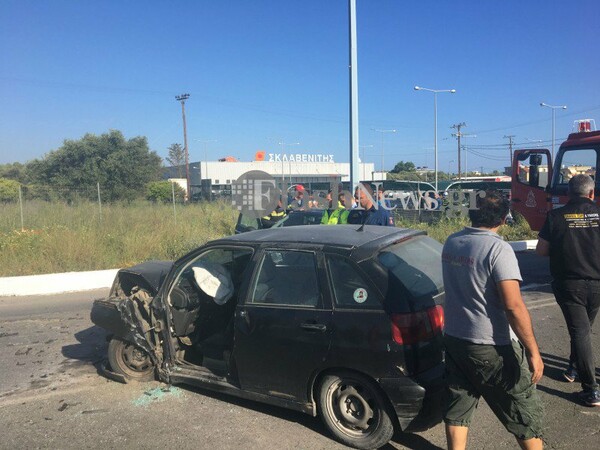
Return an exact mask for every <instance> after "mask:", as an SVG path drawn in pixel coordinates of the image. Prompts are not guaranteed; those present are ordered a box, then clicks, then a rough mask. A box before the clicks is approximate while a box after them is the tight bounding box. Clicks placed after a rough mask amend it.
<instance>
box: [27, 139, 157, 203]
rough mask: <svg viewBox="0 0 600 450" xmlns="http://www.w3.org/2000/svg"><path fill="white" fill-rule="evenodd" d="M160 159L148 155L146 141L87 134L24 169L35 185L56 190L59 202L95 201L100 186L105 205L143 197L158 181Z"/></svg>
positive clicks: (67, 141) (154, 153)
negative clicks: (79, 197)
mask: <svg viewBox="0 0 600 450" xmlns="http://www.w3.org/2000/svg"><path fill="white" fill-rule="evenodd" d="M161 165H162V161H161V158H160V157H159V156H158V155H157V154H156V152H152V151H150V149H149V148H148V141H147V140H146V138H145V137H135V138H132V139H129V140H126V139H125V137H124V136H123V134H122V133H121V132H120V131H116V130H111V131H110V132H108V133H105V134H102V135H100V136H97V135H94V134H86V135H85V136H84V137H83V138H82V139H80V140H77V141H73V140H66V141H65V142H64V144H63V146H62V147H60V148H59V149H58V150H54V151H52V152H50V153H48V154H47V155H46V156H45V157H44V158H43V159H41V160H34V161H32V162H30V163H29V164H28V165H27V174H28V178H29V179H30V180H31V182H32V184H34V185H44V186H48V187H50V188H51V189H52V188H54V189H57V191H58V192H59V193H60V195H61V197H62V198H65V199H69V198H72V197H74V196H81V197H84V198H89V199H93V200H95V199H96V198H97V195H98V193H97V185H96V184H97V183H100V192H101V197H102V199H103V200H104V201H114V200H132V199H134V198H138V197H142V196H144V194H145V186H146V184H147V183H148V182H150V181H157V180H159V179H160V173H161Z"/></svg>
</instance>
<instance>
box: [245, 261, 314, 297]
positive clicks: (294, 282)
mask: <svg viewBox="0 0 600 450" xmlns="http://www.w3.org/2000/svg"><path fill="white" fill-rule="evenodd" d="M250 303H251V304H268V305H279V306H296V307H297V306H299V307H304V308H316V307H318V306H319V305H320V304H321V292H320V290H319V281H318V277H317V266H316V258H315V254H314V253H312V252H305V251H289V250H268V251H266V252H265V254H264V255H263V258H262V261H261V263H260V266H259V269H258V276H257V277H256V279H255V281H254V286H253V288H252V296H251V297H250Z"/></svg>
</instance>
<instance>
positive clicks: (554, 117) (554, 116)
mask: <svg viewBox="0 0 600 450" xmlns="http://www.w3.org/2000/svg"><path fill="white" fill-rule="evenodd" d="M546 117H547V116H546ZM555 120H556V113H555V108H552V162H554V123H555Z"/></svg>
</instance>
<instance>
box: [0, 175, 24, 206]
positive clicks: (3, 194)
mask: <svg viewBox="0 0 600 450" xmlns="http://www.w3.org/2000/svg"><path fill="white" fill-rule="evenodd" d="M20 185H21V183H19V182H18V181H15V180H9V179H6V178H0V202H16V201H17V200H19V186H20Z"/></svg>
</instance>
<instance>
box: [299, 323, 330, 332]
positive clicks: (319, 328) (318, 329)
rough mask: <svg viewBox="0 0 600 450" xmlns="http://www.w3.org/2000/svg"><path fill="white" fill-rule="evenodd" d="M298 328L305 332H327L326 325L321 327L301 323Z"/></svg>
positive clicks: (317, 324) (320, 325)
mask: <svg viewBox="0 0 600 450" xmlns="http://www.w3.org/2000/svg"><path fill="white" fill-rule="evenodd" d="M300 328H302V329H303V330H307V331H321V332H325V331H327V325H323V324H321V323H303V324H300Z"/></svg>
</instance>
